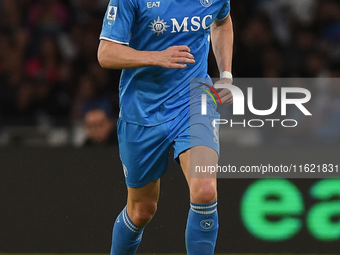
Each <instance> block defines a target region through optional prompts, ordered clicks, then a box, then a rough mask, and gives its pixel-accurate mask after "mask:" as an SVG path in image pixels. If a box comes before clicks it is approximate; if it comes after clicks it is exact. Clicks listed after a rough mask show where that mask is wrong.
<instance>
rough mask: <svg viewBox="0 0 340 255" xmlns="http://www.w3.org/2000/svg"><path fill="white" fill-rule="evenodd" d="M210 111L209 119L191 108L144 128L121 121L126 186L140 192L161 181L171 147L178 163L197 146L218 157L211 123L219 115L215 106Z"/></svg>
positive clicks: (217, 145)
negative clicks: (148, 185) (184, 154)
mask: <svg viewBox="0 0 340 255" xmlns="http://www.w3.org/2000/svg"><path fill="white" fill-rule="evenodd" d="M208 105H209V104H208ZM207 111H208V115H201V114H200V112H198V110H197V111H196V113H194V112H193V111H190V109H189V107H188V109H187V111H182V112H181V113H180V114H179V115H178V116H177V117H176V118H175V119H173V120H171V121H168V122H166V123H163V124H160V125H157V126H141V125H138V124H134V123H129V122H125V121H123V120H121V119H119V120H118V123H117V131H118V142H119V153H120V158H121V161H122V164H123V171H124V175H125V181H126V185H127V186H128V187H131V188H139V187H143V186H145V185H146V184H148V183H150V182H151V181H154V180H157V179H159V178H160V177H161V176H162V175H163V174H164V173H165V171H166V169H167V167H168V158H169V151H170V148H171V145H172V146H173V147H174V160H175V161H176V162H177V163H179V158H178V157H179V155H180V154H181V153H182V152H184V151H186V150H188V149H190V148H192V147H195V146H200V145H203V146H208V147H210V148H212V149H214V150H215V151H216V152H217V153H218V154H219V141H218V128H214V127H213V124H212V122H213V120H214V119H219V118H220V115H219V113H218V112H217V111H216V107H215V106H212V105H209V106H208V109H207Z"/></svg>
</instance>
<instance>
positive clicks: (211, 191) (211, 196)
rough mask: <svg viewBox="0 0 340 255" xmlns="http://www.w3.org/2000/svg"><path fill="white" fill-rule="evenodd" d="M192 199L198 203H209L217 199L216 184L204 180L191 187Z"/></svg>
mask: <svg viewBox="0 0 340 255" xmlns="http://www.w3.org/2000/svg"><path fill="white" fill-rule="evenodd" d="M190 192H191V200H192V202H194V203H198V204H209V203H212V202H214V201H215V200H216V199H217V190H216V185H215V184H213V183H211V182H203V183H201V184H199V185H196V187H192V188H191V189H190Z"/></svg>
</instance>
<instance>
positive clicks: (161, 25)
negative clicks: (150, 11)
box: [149, 17, 170, 36]
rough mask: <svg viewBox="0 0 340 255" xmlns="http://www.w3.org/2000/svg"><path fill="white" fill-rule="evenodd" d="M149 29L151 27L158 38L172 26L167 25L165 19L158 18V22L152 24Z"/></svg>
mask: <svg viewBox="0 0 340 255" xmlns="http://www.w3.org/2000/svg"><path fill="white" fill-rule="evenodd" d="M149 27H151V30H152V32H153V33H154V34H157V36H158V35H159V34H163V33H164V32H165V31H166V29H167V28H168V27H170V26H168V25H167V22H165V21H164V19H162V20H161V18H160V17H158V19H157V20H154V21H153V22H151V24H150V25H149Z"/></svg>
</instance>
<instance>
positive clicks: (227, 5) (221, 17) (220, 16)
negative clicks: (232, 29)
mask: <svg viewBox="0 0 340 255" xmlns="http://www.w3.org/2000/svg"><path fill="white" fill-rule="evenodd" d="M225 2H226V3H225V4H224V5H223V7H222V9H221V10H220V12H219V13H218V14H217V17H216V19H217V20H224V19H225V18H226V17H228V15H229V13H230V0H226V1H225Z"/></svg>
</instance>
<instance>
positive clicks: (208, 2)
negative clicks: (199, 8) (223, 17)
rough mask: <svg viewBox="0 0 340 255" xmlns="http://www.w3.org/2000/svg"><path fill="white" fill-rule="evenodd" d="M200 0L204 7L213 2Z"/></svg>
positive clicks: (211, 0)
mask: <svg viewBox="0 0 340 255" xmlns="http://www.w3.org/2000/svg"><path fill="white" fill-rule="evenodd" d="M200 1H201V4H202V5H203V6H204V7H209V6H210V5H211V4H212V3H213V0H200Z"/></svg>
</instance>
